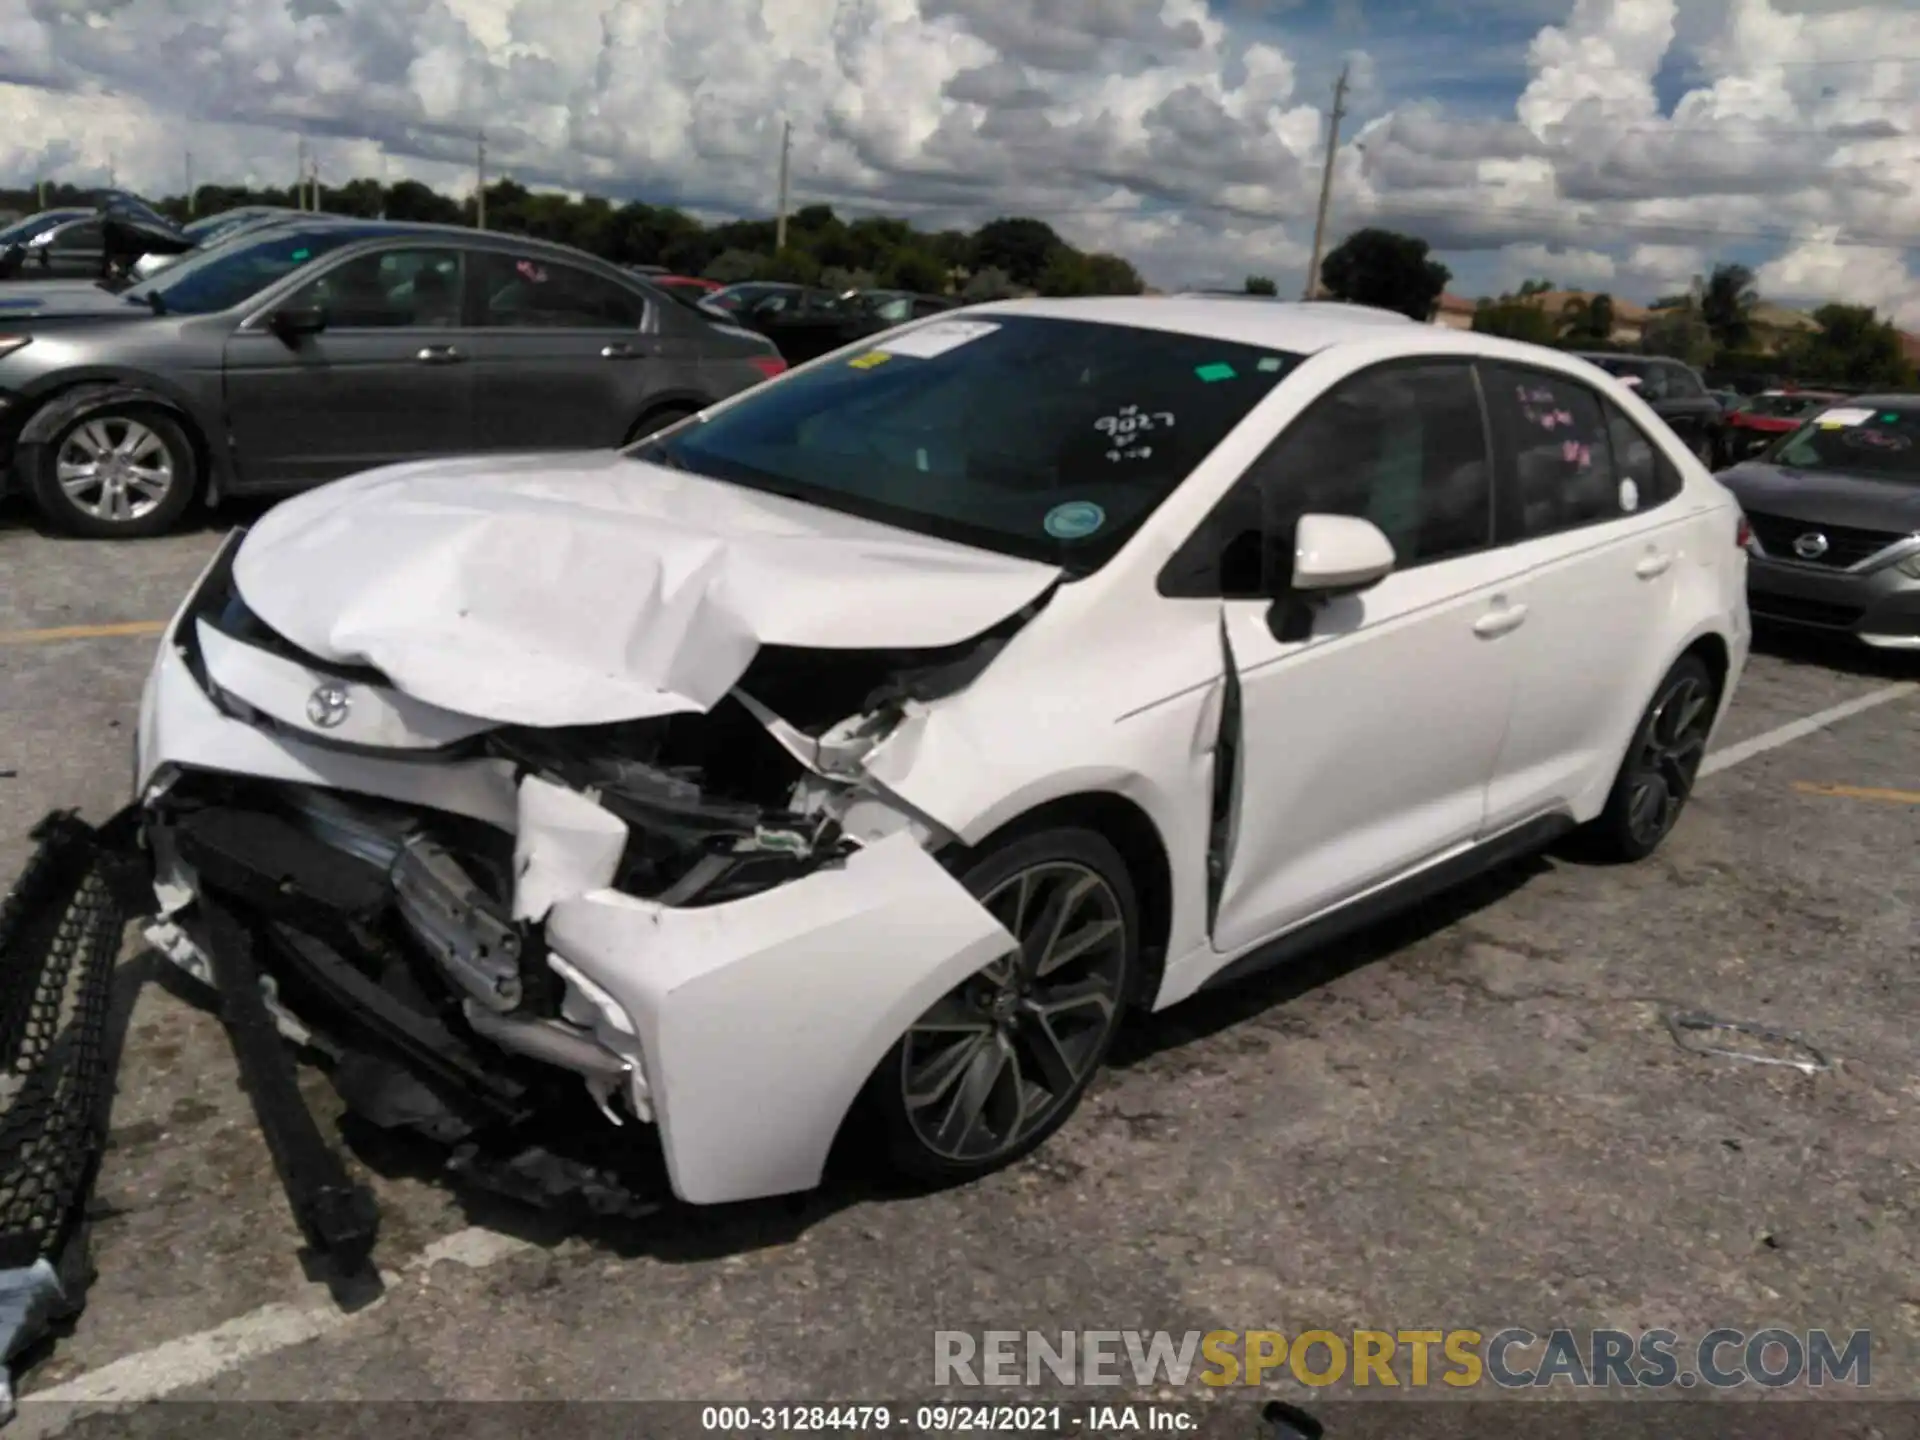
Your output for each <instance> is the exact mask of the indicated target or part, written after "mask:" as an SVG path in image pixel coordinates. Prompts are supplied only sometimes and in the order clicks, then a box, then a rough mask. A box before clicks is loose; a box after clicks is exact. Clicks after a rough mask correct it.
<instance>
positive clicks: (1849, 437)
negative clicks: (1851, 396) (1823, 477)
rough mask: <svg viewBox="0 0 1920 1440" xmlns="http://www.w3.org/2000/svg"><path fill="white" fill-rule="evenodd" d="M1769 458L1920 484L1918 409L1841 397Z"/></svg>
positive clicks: (1810, 467) (1779, 462)
mask: <svg viewBox="0 0 1920 1440" xmlns="http://www.w3.org/2000/svg"><path fill="white" fill-rule="evenodd" d="M1769 458H1770V459H1771V460H1772V462H1773V463H1774V464H1776V465H1785V466H1788V467H1789V468H1791V469H1794V470H1815V471H1828V472H1832V473H1837V474H1849V475H1870V476H1872V477H1873V478H1874V479H1876V480H1888V481H1893V482H1895V483H1897V484H1902V485H1913V486H1920V408H1914V409H1909V408H1907V407H1906V406H1894V407H1887V406H1867V405H1860V406H1852V405H1849V404H1848V403H1847V402H1846V401H1844V400H1843V401H1841V402H1840V403H1839V404H1838V405H1836V406H1835V407H1834V408H1833V409H1831V410H1827V411H1825V412H1824V413H1823V414H1821V415H1820V416H1819V417H1817V418H1816V419H1815V420H1814V422H1813V423H1812V424H1811V425H1805V426H1802V427H1801V428H1800V429H1798V430H1796V431H1794V432H1793V434H1791V435H1790V436H1788V437H1787V438H1786V439H1785V440H1783V441H1782V442H1781V443H1780V446H1779V448H1778V449H1776V450H1775V451H1774V452H1773V454H1772V455H1771V456H1770V457H1769Z"/></svg>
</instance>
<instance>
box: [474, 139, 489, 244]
mask: <svg viewBox="0 0 1920 1440" xmlns="http://www.w3.org/2000/svg"><path fill="white" fill-rule="evenodd" d="M473 173H474V179H475V184H474V187H473V228H474V229H476V230H484V229H486V228H487V132H486V131H484V130H482V131H481V132H480V133H479V135H478V136H476V137H475V148H474V165H473Z"/></svg>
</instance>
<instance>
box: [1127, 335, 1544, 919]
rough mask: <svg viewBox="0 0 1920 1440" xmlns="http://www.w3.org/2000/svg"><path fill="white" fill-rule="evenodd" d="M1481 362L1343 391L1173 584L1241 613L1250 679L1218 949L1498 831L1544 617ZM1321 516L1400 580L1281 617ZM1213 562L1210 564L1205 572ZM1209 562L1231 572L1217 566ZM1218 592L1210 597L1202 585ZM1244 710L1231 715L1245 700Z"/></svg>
mask: <svg viewBox="0 0 1920 1440" xmlns="http://www.w3.org/2000/svg"><path fill="white" fill-rule="evenodd" d="M1493 493H1494V492H1493V479H1492V467H1491V462H1490V457H1489V446H1488V437H1487V433H1486V430H1485V426H1484V419H1483V414H1482V410H1481V405H1480V398H1479V392H1478V389H1477V386H1476V381H1475V377H1474V373H1473V368H1472V366H1471V364H1470V363H1469V362H1467V361H1465V360H1454V359H1450V358H1449V359H1427V360H1421V361H1417V362H1392V363H1389V364H1386V365H1381V366H1377V367H1374V368H1372V369H1369V370H1367V371H1364V372H1362V373H1360V374H1358V375H1356V376H1353V377H1350V378H1348V379H1346V380H1343V381H1341V382H1339V383H1338V384H1337V385H1336V386H1335V387H1334V388H1333V389H1331V390H1330V391H1329V392H1328V393H1327V394H1326V395H1324V396H1322V397H1320V398H1319V399H1318V400H1317V401H1316V402H1315V403H1314V404H1313V405H1312V407H1311V408H1309V409H1308V410H1307V411H1306V412H1305V413H1304V414H1302V415H1301V416H1300V418H1299V419H1298V420H1296V421H1295V422H1294V423H1293V424H1292V425H1290V426H1289V427H1288V428H1287V429H1286V431H1285V432H1284V433H1283V434H1282V435H1281V436H1280V437H1279V438H1278V439H1277V440H1276V441H1275V443H1274V444H1273V446H1272V447H1270V448H1269V450H1268V451H1267V453H1266V454H1265V455H1264V456H1263V457H1262V458H1261V459H1260V460H1259V461H1258V462H1257V463H1256V464H1255V465H1254V466H1253V467H1252V468H1251V469H1250V470H1249V472H1248V473H1247V475H1246V476H1245V477H1243V479H1242V481H1241V482H1240V484H1239V486H1238V487H1236V489H1235V490H1234V491H1233V492H1232V493H1231V494H1230V495H1229V496H1228V497H1227V499H1226V500H1225V501H1224V502H1223V503H1222V505H1221V506H1220V507H1219V508H1218V509H1217V510H1216V511H1215V512H1214V515H1213V516H1212V517H1211V518H1210V519H1209V520H1208V522H1207V523H1206V525H1204V526H1203V527H1202V529H1201V531H1200V532H1199V533H1198V534H1197V535H1196V536H1195V537H1194V539H1193V541H1191V542H1189V545H1188V547H1187V548H1186V550H1184V551H1183V552H1182V554H1181V555H1178V556H1176V557H1175V560H1174V562H1173V563H1172V564H1171V565H1170V566H1169V569H1168V572H1167V576H1166V577H1164V578H1163V581H1162V588H1163V590H1168V591H1169V593H1204V592H1205V591H1206V590H1207V589H1209V588H1214V589H1217V591H1218V593H1220V594H1222V595H1223V596H1224V599H1223V613H1222V637H1221V639H1222V645H1223V648H1224V649H1225V651H1226V652H1227V655H1228V656H1229V657H1230V662H1231V666H1232V672H1231V673H1232V674H1233V675H1234V676H1235V678H1236V680H1237V682H1238V701H1237V707H1236V712H1237V716H1238V719H1237V723H1235V725H1234V727H1233V728H1234V729H1235V731H1236V732H1237V738H1236V739H1235V740H1234V742H1233V743H1231V744H1230V745H1229V746H1228V747H1227V748H1228V749H1229V750H1230V751H1231V752H1232V753H1233V754H1234V755H1235V756H1236V759H1235V764H1236V765H1237V772H1238V773H1237V777H1236V782H1235V785H1234V797H1233V801H1232V804H1231V823H1230V825H1229V827H1228V833H1229V836H1230V838H1229V839H1228V841H1227V843H1226V845H1225V847H1224V848H1225V855H1224V861H1225V865H1224V875H1223V877H1222V879H1221V881H1220V882H1219V888H1218V891H1217V902H1216V908H1215V914H1214V919H1213V941H1214V944H1215V946H1216V947H1217V948H1218V949H1219V950H1221V951H1222V952H1229V951H1239V950H1243V949H1246V948H1248V947H1250V946H1252V945H1254V944H1256V943H1258V942H1259V941H1261V940H1263V939H1265V938H1267V937H1269V936H1272V935H1274V934H1276V933H1278V932H1280V931H1281V930H1284V929H1287V928H1290V927H1292V926H1293V925H1295V924H1298V923H1299V922H1301V921H1304V920H1306V919H1308V918H1309V917H1311V916H1313V915H1314V914H1316V913H1318V912H1320V911H1323V910H1326V909H1328V908H1329V907H1331V906H1334V905H1337V904H1339V903H1340V902H1341V901H1344V900H1347V899H1350V898H1352V897H1354V896H1356V895H1358V894H1360V893H1361V892H1363V891H1365V890H1367V889H1369V888H1372V887H1373V886H1375V885H1378V884H1380V883H1382V882H1383V881H1386V880H1389V879H1392V878H1393V877H1395V876H1396V875H1399V874H1401V873H1404V872H1406V871H1408V870H1411V869H1413V868H1415V867H1417V866H1419V865H1420V864H1422V863H1423V862H1425V861H1427V860H1430V859H1434V858H1436V857H1438V856H1440V855H1442V854H1444V853H1446V852H1448V851H1450V850H1454V849H1457V848H1460V847H1463V846H1465V845H1467V844H1470V843H1471V842H1472V841H1473V840H1474V839H1475V838H1476V837H1477V836H1478V835H1479V834H1480V833H1481V830H1482V827H1483V821H1484V817H1485V812H1486V791H1487V785H1488V782H1489V780H1490V779H1491V777H1492V773H1493V766H1494V762H1495V760H1496V758H1497V756H1498V753H1499V748H1500V744H1501V741H1502V738H1503V736H1504V734H1505V731H1506V725H1507V711H1508V706H1509V702H1510V699H1511V696H1512V693H1513V690H1514V686H1515V682H1516V675H1517V661H1516V659H1515V656H1516V653H1517V649H1516V636H1517V631H1518V627H1519V622H1520V620H1522V619H1524V612H1521V611H1518V610H1517V609H1516V608H1515V607H1514V605H1513V604H1512V602H1511V597H1510V596H1509V594H1508V582H1509V579H1510V564H1509V557H1508V556H1506V555H1505V554H1504V553H1502V552H1501V551H1499V550H1497V549H1495V548H1493V546H1492V543H1491V542H1492V535H1493ZM1306 513H1333V514H1344V515H1360V516H1364V517H1366V518H1368V519H1371V520H1372V521H1374V523H1375V524H1377V525H1379V527H1380V528H1381V529H1382V531H1384V532H1385V534H1386V535H1387V537H1388V539H1389V540H1391V541H1392V542H1393V545H1394V551H1395V556H1396V565H1395V569H1394V571H1393V573H1391V574H1390V575H1388V576H1387V577H1386V578H1385V579H1384V580H1382V581H1380V582H1379V583H1378V584H1377V585H1375V586H1373V587H1372V588H1370V589H1367V590H1365V591H1363V592H1361V593H1358V594H1355V595H1350V596H1345V597H1342V598H1339V599H1336V600H1333V601H1331V602H1329V603H1327V604H1325V605H1324V606H1322V607H1320V608H1318V609H1317V610H1314V611H1311V612H1306V611H1299V610H1296V611H1294V612H1292V613H1293V614H1294V615H1295V616H1299V615H1302V614H1305V615H1306V616H1307V617H1308V618H1307V619H1306V620H1305V621H1301V620H1297V619H1296V620H1293V621H1289V620H1287V619H1284V618H1283V614H1282V612H1283V610H1285V608H1286V607H1287V606H1288V605H1289V604H1296V603H1297V602H1289V601H1283V602H1281V603H1280V604H1279V605H1276V604H1275V603H1274V602H1273V601H1272V600H1271V599H1269V598H1266V597H1269V596H1272V595H1273V594H1275V593H1277V587H1279V586H1282V585H1283V584H1284V579H1285V577H1281V576H1275V575H1273V574H1271V573H1259V572H1261V571H1271V569H1272V568H1273V564H1274V563H1278V562H1277V561H1270V562H1268V563H1267V564H1265V565H1258V564H1256V565H1255V566H1253V567H1252V568H1251V569H1249V566H1248V564H1247V563H1246V561H1245V560H1244V558H1241V559H1236V556H1239V557H1244V556H1246V555H1247V554H1249V553H1251V551H1250V550H1249V546H1248V543H1247V542H1248V537H1250V536H1253V535H1255V534H1256V532H1257V534H1258V535H1261V536H1264V537H1265V542H1266V543H1265V545H1264V546H1261V545H1254V546H1253V547H1252V550H1257V551H1259V552H1260V553H1263V554H1268V555H1274V556H1278V557H1279V560H1281V561H1285V562H1287V563H1290V557H1291V555H1292V544H1293V542H1292V538H1291V537H1292V531H1293V528H1294V526H1295V524H1296V523H1297V521H1298V518H1299V517H1300V516H1301V515H1302V514H1306ZM1196 560H1198V561H1199V562H1200V563H1198V565H1197V566H1196V565H1195V561H1196ZM1209 565H1211V567H1212V568H1211V569H1209V568H1208V566H1209ZM1196 584H1197V585H1198V587H1199V589H1198V591H1196V589H1195V586H1196ZM1229 703H1230V705H1231V704H1232V702H1229Z"/></svg>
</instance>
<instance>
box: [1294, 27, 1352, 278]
mask: <svg viewBox="0 0 1920 1440" xmlns="http://www.w3.org/2000/svg"><path fill="white" fill-rule="evenodd" d="M1346 114H1347V67H1346V66H1345V65H1342V66H1341V67H1340V78H1339V79H1338V80H1336V81H1334V82H1333V109H1332V110H1330V111H1329V112H1327V158H1326V162H1325V165H1324V168H1323V169H1322V170H1321V172H1320V209H1319V213H1318V214H1317V215H1316V216H1315V217H1314V222H1313V258H1312V259H1311V260H1309V261H1308V262H1307V286H1306V290H1305V291H1304V292H1303V293H1302V295H1301V297H1300V298H1301V299H1303V300H1311V299H1313V297H1314V295H1315V294H1316V293H1318V291H1319V289H1320V256H1321V255H1322V254H1323V253H1324V251H1323V248H1322V247H1323V246H1324V245H1325V244H1326V239H1327V206H1328V205H1329V204H1330V203H1331V201H1332V200H1333V172H1334V169H1335V167H1336V165H1337V162H1338V161H1339V159H1340V122H1341V121H1342V120H1343V119H1345V118H1346Z"/></svg>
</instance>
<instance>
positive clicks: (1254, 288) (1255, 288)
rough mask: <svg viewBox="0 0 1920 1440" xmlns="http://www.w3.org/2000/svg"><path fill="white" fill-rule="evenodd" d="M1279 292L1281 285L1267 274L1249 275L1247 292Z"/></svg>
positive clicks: (1264, 293) (1269, 293)
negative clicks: (1275, 282)
mask: <svg viewBox="0 0 1920 1440" xmlns="http://www.w3.org/2000/svg"><path fill="white" fill-rule="evenodd" d="M1279 293H1280V287H1279V286H1278V285H1276V284H1274V283H1273V281H1272V280H1270V279H1268V278H1267V277H1266V276H1265V275H1249V276H1248V277H1247V294H1249V295H1278V294H1279Z"/></svg>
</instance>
